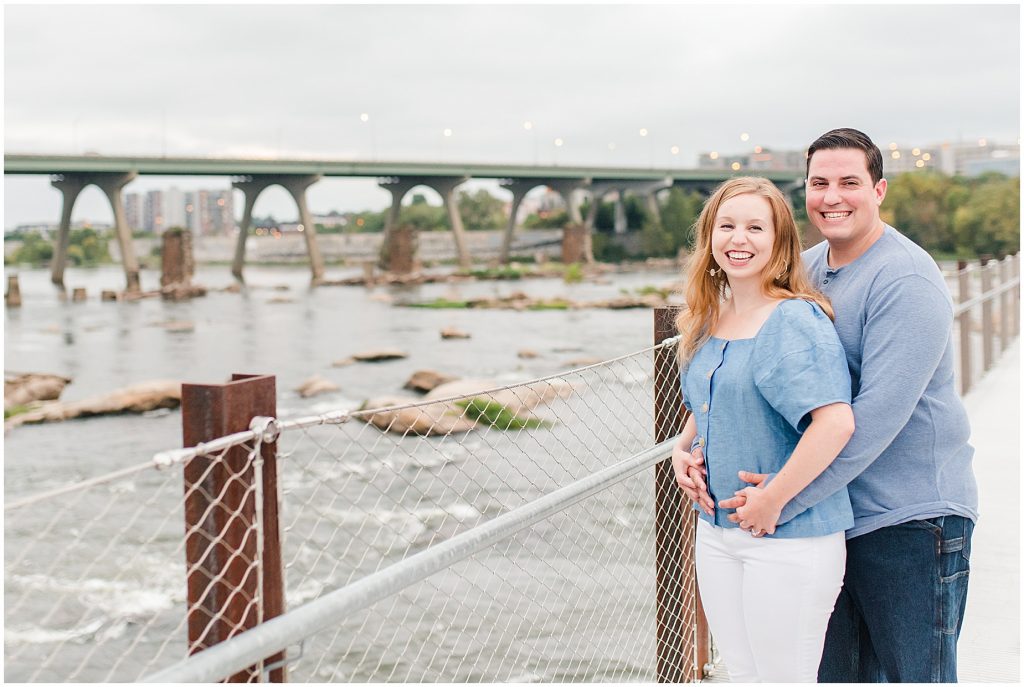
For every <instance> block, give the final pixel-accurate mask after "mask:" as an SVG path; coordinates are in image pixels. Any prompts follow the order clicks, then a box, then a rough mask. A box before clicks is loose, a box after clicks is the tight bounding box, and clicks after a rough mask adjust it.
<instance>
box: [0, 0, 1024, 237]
mask: <svg viewBox="0 0 1024 687" xmlns="http://www.w3.org/2000/svg"><path fill="white" fill-rule="evenodd" d="M4 14H5V21H4V65H5V66H4V76H5V88H4V116H5V128H4V146H5V150H6V152H21V153H79V154H80V153H83V152H85V151H96V152H99V153H101V154H109V155H161V154H166V155H168V156H184V155H189V156H233V157H245V156H259V157H267V156H271V157H275V156H279V157H328V158H356V159H370V158H371V157H376V158H377V159H389V160H424V161H425V160H442V161H460V160H465V161H481V162H483V161H486V162H509V163H519V164H529V163H532V162H534V160H535V159H536V160H537V161H539V162H540V163H542V164H551V163H552V162H557V163H558V164H572V163H583V164H598V165H623V166H628V165H637V166H643V167H649V166H650V165H651V164H652V163H654V164H655V165H657V166H679V167H689V166H694V165H695V163H696V155H697V154H698V153H699V152H707V151H711V150H717V151H720V152H723V153H734V152H741V151H748V150H750V149H751V148H752V147H753V146H754V145H762V146H766V147H770V148H776V149H802V148H804V147H806V146H807V144H808V143H809V142H810V141H811V140H813V139H814V138H815V137H816V136H817V135H818V134H820V133H822V132H824V131H826V130H828V129H830V128H834V127H837V126H853V127H856V128H859V129H862V130H864V131H866V132H867V133H868V134H869V135H871V136H872V137H873V138H874V139H875V141H876V142H878V143H879V144H880V145H882V146H884V145H886V144H888V143H889V142H891V141H895V142H898V143H900V144H901V145H907V146H913V145H930V144H935V143H940V142H943V141H955V140H958V139H963V140H972V139H977V138H980V137H985V138H987V139H989V140H991V141H996V142H1013V143H1015V142H1017V141H1018V140H1019V136H1020V133H1019V128H1018V127H1019V116H1020V111H1019V104H1020V67H1019V64H1020V9H1019V7H1018V6H1017V5H987V6H978V5H971V6H956V5H903V6H885V5H860V6H853V5H842V6H818V5H787V6H774V7H772V6H763V5H758V6H750V5H748V6H742V5H741V6H736V5H733V6H725V7H722V6H705V5H684V6H643V7H625V6H610V5H590V6H587V5H561V6H544V5H520V6H470V5H454V6H429V5H415V6H396V5H390V6H367V5H361V6H345V5H334V6H304V7H283V6H271V5H252V6H246V5H219V6H201V5H163V6H141V7H140V6H129V5H116V6H87V5H77V6H7V7H6V8H5V10H4ZM362 113H366V114H368V115H369V120H370V121H369V122H366V123H364V122H362V121H361V120H360V115H361V114H362ZM527 120H529V121H531V122H532V123H533V130H532V131H527V130H526V129H524V127H523V122H524V121H527ZM445 128H450V129H451V130H452V136H450V137H448V138H445V137H444V136H443V134H442V131H443V130H444V129H445ZM641 128H646V129H647V130H648V131H649V134H648V136H647V137H646V138H641V137H640V135H639V130H640V129H641ZM744 132H746V133H748V134H749V136H750V139H749V141H747V142H743V141H741V140H740V134H741V133H744ZM555 138H561V139H563V140H564V145H563V146H562V147H561V148H556V147H555V146H554V144H553V141H554V139H555ZM609 144H614V149H611V148H610V145H609ZM672 146H678V148H679V149H680V152H679V154H678V155H673V154H672V153H671V152H670V149H671V147H672ZM228 183H229V180H228V179H227V178H226V177H220V178H206V179H196V178H169V177H159V178H157V177H144V178H141V179H139V180H136V181H135V182H133V183H132V184H131V185H129V186H128V187H127V188H126V191H127V192H132V191H144V190H148V189H151V188H167V187H169V186H171V185H176V186H178V187H179V188H182V189H190V188H201V187H202V188H224V187H226V186H227V185H228ZM4 190H5V198H4V223H5V227H12V226H14V225H16V224H20V223H26V222H37V221H39V222H56V221H57V220H58V219H59V216H60V195H59V194H58V193H57V191H56V190H54V189H52V188H51V187H50V186H49V182H48V179H46V178H45V177H6V178H5V182H4ZM309 193H310V205H311V208H312V210H313V211H314V212H326V211H328V210H331V209H338V210H359V209H365V208H381V207H384V206H385V205H386V204H387V203H388V202H389V195H388V194H387V193H386V192H384V191H382V190H380V189H378V188H377V187H376V186H375V184H374V182H373V181H372V180H325V181H322V182H320V183H319V184H317V185H316V186H314V187H312V188H311V189H310V192H309ZM239 212H240V210H239ZM268 212H273V213H274V214H275V216H277V217H278V218H279V219H291V218H294V217H295V216H296V214H297V213H296V211H295V208H294V204H293V203H292V202H291V201H290V199H289V198H288V196H286V195H285V193H284V191H281V190H280V189H271V190H268V191H267V192H266V194H265V195H264V196H261V200H260V202H259V203H257V206H256V214H258V215H260V214H266V213H268ZM74 218H75V219H76V220H78V219H86V218H88V219H91V220H93V221H100V222H102V221H109V220H110V218H111V212H110V210H109V206H107V205H106V203H105V200H104V199H103V197H102V195H101V194H100V192H99V191H98V190H97V189H95V188H92V189H90V190H89V191H87V192H85V193H84V194H83V195H82V197H81V198H80V199H79V202H78V204H77V205H76V209H75V213H74Z"/></svg>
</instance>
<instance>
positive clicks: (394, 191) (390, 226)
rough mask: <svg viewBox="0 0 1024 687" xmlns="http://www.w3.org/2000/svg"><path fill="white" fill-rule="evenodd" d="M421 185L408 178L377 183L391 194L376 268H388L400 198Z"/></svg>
mask: <svg viewBox="0 0 1024 687" xmlns="http://www.w3.org/2000/svg"><path fill="white" fill-rule="evenodd" d="M423 183H424V180H423V179H420V178H409V177H384V178H382V179H379V180H378V181H377V185H378V186H380V187H381V188H382V189H384V190H385V191H388V192H389V193H390V194H391V207H390V208H388V214H387V216H386V217H385V218H384V240H383V241H382V242H381V245H380V255H379V256H377V266H378V267H380V269H382V270H386V269H387V268H388V256H389V255H391V250H392V245H391V244H392V243H393V242H394V236H395V228H396V227H397V226H398V215H399V213H400V212H401V211H402V198H405V194H406V193H408V192H409V191H410V190H411V189H413V188H414V187H416V186H420V185H422V184H423Z"/></svg>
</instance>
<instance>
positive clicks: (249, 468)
mask: <svg viewBox="0 0 1024 687" xmlns="http://www.w3.org/2000/svg"><path fill="white" fill-rule="evenodd" d="M276 399H277V394H276V384H275V380H274V377H272V376H254V375H238V374H236V375H232V377H231V381H230V382H229V383H227V384H182V388H181V401H182V425H183V432H182V434H183V440H184V444H185V446H195V445H197V444H199V443H201V442H204V441H210V440H212V439H216V438H218V437H222V436H225V435H227V434H232V433H235V432H240V431H245V430H248V429H249V426H250V423H251V421H252V418H254V417H257V416H264V417H274V416H275V415H276V414H277V400H276ZM260 456H261V458H262V470H261V473H260V474H259V475H257V474H256V465H257V462H256V461H254V460H250V456H249V451H248V450H247V448H246V447H245V446H235V447H233V448H231V449H228V450H227V451H226V452H225V453H224V454H223V455H218V456H197V457H195V458H193V459H192V460H190V461H188V462H187V463H186V464H185V468H184V469H185V557H186V563H187V581H188V585H187V586H188V611H187V613H188V616H187V619H188V623H187V624H188V645H189V654H190V655H191V654H194V653H196V652H199V651H202V650H203V649H206V648H208V647H210V646H212V645H214V644H217V643H220V642H223V641H226V640H227V639H229V638H231V637H233V636H235V635H238V634H240V633H241V632H244V631H245V630H248V629H251V628H253V627H255V626H256V625H257V624H259V623H260V622H262V621H265V620H269V619H270V618H273V617H275V616H278V615H281V614H282V613H283V612H284V569H283V566H282V561H281V546H280V533H279V526H278V503H277V460H276V448H275V445H274V444H273V443H270V442H263V443H262V444H261V448H260ZM257 487H261V488H257ZM261 492H262V493H261ZM260 497H261V498H262V527H259V526H258V525H259V524H260V523H259V522H258V516H257V498H260ZM261 534H262V536H263V542H262V550H263V556H262V560H259V554H258V552H259V549H260V547H259V542H258V541H257V537H258V536H260V535H261ZM253 563H255V565H256V566H260V568H261V569H262V570H261V571H256V570H254V569H253ZM258 572H262V575H260V574H258ZM261 577H262V582H263V584H262V589H261V588H260V586H259V580H260V578H261ZM254 599H258V600H259V603H258V604H257V605H255V606H254V605H253V603H252V600H254ZM260 606H262V613H260ZM261 616H262V617H261ZM283 658H284V652H279V653H278V654H275V655H274V656H268V657H267V658H266V659H265V663H266V664H270V663H276V662H278V661H282V660H283ZM261 677H262V676H261V675H260V670H259V667H258V666H251V667H249V668H247V669H246V670H243V671H241V672H239V673H235V674H234V675H232V676H231V677H230V678H228V679H227V681H228V682H249V681H252V680H257V681H258V680H260V679H261ZM270 681H271V682H284V681H285V672H284V668H283V667H279V668H275V669H273V670H271V671H270Z"/></svg>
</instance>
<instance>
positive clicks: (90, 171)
mask: <svg viewBox="0 0 1024 687" xmlns="http://www.w3.org/2000/svg"><path fill="white" fill-rule="evenodd" d="M751 172H753V173H756V174H758V175H759V176H764V177H766V178H768V179H771V180H772V181H773V182H774V183H775V184H776V185H778V186H779V187H780V188H781V189H782V190H783V191H784V192H787V193H792V192H793V191H795V190H796V189H798V188H800V187H801V186H802V184H803V178H804V171H803V170H802V169H801V170H784V171H777V170H737V171H733V170H707V169H673V168H648V169H640V168H632V167H593V166H559V165H554V166H525V165H503V164H479V163H437V162H426V163H425V162H365V161H362V162H361V161H353V160H328V159H231V158H214V157H205V158H204V157H188V158H184V157H182V158H178V157H112V156H100V155H32V154H8V155H5V156H4V174H46V175H49V176H50V177H51V183H52V184H53V186H54V187H55V188H57V189H58V190H59V191H60V192H61V193H62V194H63V207H62V210H61V219H60V230H59V233H58V237H57V241H56V247H55V250H54V254H53V262H52V265H51V279H52V281H53V282H54V283H55V284H57V285H58V286H61V287H63V285H64V266H65V263H66V262H67V248H68V238H69V232H70V227H71V211H72V209H73V208H74V204H75V200H76V199H77V198H78V196H79V194H80V193H81V192H82V189H84V188H85V187H86V186H89V185H90V184H93V185H96V186H97V187H99V188H100V190H102V191H103V192H104V193H105V194H106V196H107V199H108V200H109V201H110V205H111V207H112V208H113V211H114V224H115V227H116V231H117V239H118V243H119V245H120V248H121V255H122V262H123V265H124V271H125V279H126V283H127V287H126V288H127V290H128V291H137V290H138V289H139V267H138V260H137V259H136V257H135V253H134V249H133V248H132V244H131V230H130V227H128V224H127V221H126V219H125V212H124V204H123V202H122V199H121V189H123V188H124V186H125V185H126V184H128V183H129V182H131V181H132V180H133V179H135V178H136V177H137V176H139V175H145V174H149V175H161V176H164V175H166V176H174V175H187V176H230V177H232V186H233V187H234V188H237V189H239V190H240V191H242V193H243V195H244V197H245V204H244V210H243V214H242V221H241V224H240V225H239V232H238V244H237V245H236V247H235V256H234V261H233V263H232V268H231V272H232V274H234V276H235V277H236V278H237V279H238V280H239V281H242V280H243V276H242V274H243V268H244V264H245V242H246V239H247V237H248V234H249V229H250V226H251V224H252V210H253V207H254V206H255V204H256V199H257V198H258V197H259V195H260V193H262V192H263V191H264V190H265V189H266V188H268V187H270V186H274V185H278V186H281V187H282V188H284V189H285V190H286V191H288V192H289V193H290V194H291V196H292V198H293V199H294V200H295V204H296V206H297V207H298V211H299V222H300V224H301V228H302V233H303V236H304V237H305V241H306V249H307V251H308V253H309V262H310V270H311V272H312V281H313V283H314V284H317V283H319V282H320V281H322V279H323V272H324V265H323V258H322V256H321V254H320V250H319V247H318V246H317V240H316V227H315V225H314V223H313V220H312V215H311V214H310V212H309V207H308V204H307V202H306V189H308V188H309V187H310V186H311V185H313V184H315V183H316V182H317V181H319V180H320V179H322V178H323V177H361V178H376V179H377V183H378V184H379V185H380V186H381V188H384V189H386V190H387V191H389V192H390V193H391V206H390V209H389V210H388V213H387V217H386V221H385V227H384V243H383V247H382V251H381V252H382V256H385V255H387V254H388V252H389V250H390V248H391V245H392V240H393V237H394V234H395V232H394V230H395V228H396V226H397V224H398V213H399V210H400V208H401V204H402V199H403V198H404V197H405V195H406V194H407V193H408V192H409V191H410V190H411V189H413V188H415V187H417V186H427V187H429V188H432V189H434V190H435V191H437V192H438V194H440V196H441V198H442V199H443V200H444V205H445V209H446V211H447V213H448V219H449V222H450V224H451V227H452V236H453V239H454V241H455V249H456V253H457V254H458V258H459V264H460V265H461V266H463V267H468V266H469V265H470V255H469V252H468V250H467V248H466V242H465V228H464V226H463V223H462V218H461V216H460V214H459V209H458V201H457V194H456V189H457V188H458V187H459V186H460V185H461V184H463V183H465V182H466V181H468V180H470V179H495V180H498V182H499V184H500V185H501V186H503V187H504V188H506V189H508V190H509V191H510V192H511V193H512V203H511V208H510V211H509V218H508V223H507V225H506V228H505V235H504V238H503V241H502V249H501V261H502V263H507V262H508V259H509V254H510V251H511V245H512V238H513V235H514V233H515V221H516V214H517V212H518V210H519V206H520V204H521V203H522V201H523V199H524V198H525V197H526V194H527V193H529V192H530V191H531V190H533V189H534V188H536V187H537V186H548V187H550V188H551V189H553V190H554V191H556V192H558V193H559V194H561V195H562V197H563V198H564V199H565V201H566V206H567V208H568V212H569V221H570V222H571V223H573V224H575V225H582V226H584V227H585V229H586V231H588V232H589V231H592V230H593V226H594V220H595V218H596V215H597V203H596V202H592V203H591V204H590V210H589V212H588V214H587V217H583V216H582V213H581V210H580V195H581V194H583V193H587V194H589V196H590V197H591V198H592V199H601V198H604V197H605V196H606V195H608V194H609V193H611V192H613V191H617V192H619V198H620V199H621V197H622V195H623V194H625V193H627V192H628V193H635V194H639V195H642V196H644V197H645V199H646V202H647V207H648V210H649V211H651V212H652V213H653V214H654V216H657V215H658V205H657V201H656V194H657V193H658V192H659V191H662V190H664V189H668V188H671V187H681V188H687V189H693V190H696V191H698V192H700V193H702V194H705V195H708V194H710V192H711V190H712V189H713V188H714V187H715V186H717V185H718V184H719V183H721V182H722V181H724V180H725V179H728V178H729V177H732V176H736V175H738V174H749V173H751ZM617 214H618V215H620V216H621V213H617Z"/></svg>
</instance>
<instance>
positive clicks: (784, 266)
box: [775, 260, 789, 281]
mask: <svg viewBox="0 0 1024 687" xmlns="http://www.w3.org/2000/svg"><path fill="white" fill-rule="evenodd" d="M788 269H789V262H788V261H786V260H783V261H782V271H781V272H779V273H778V274H777V275H775V278H776V279H778V280H780V281H781V280H782V278H783V277H785V276H786V270H788Z"/></svg>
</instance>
